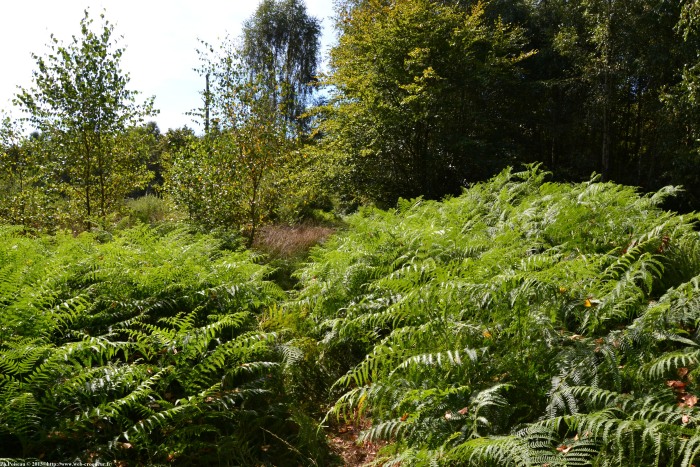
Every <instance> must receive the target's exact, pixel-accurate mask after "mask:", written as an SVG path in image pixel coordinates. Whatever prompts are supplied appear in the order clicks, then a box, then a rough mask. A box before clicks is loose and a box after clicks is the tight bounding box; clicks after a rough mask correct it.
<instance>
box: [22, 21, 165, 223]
mask: <svg viewBox="0 0 700 467" xmlns="http://www.w3.org/2000/svg"><path fill="white" fill-rule="evenodd" d="M101 19H102V21H103V24H102V26H101V28H100V30H98V31H97V32H96V31H94V30H93V26H92V23H93V20H92V19H90V17H89V15H88V12H87V11H86V12H85V16H84V18H83V19H82V20H81V22H80V31H81V35H80V36H78V37H76V36H73V39H72V41H71V42H70V43H69V44H68V45H63V44H62V43H61V42H60V41H59V40H58V39H57V38H56V37H54V36H53V35H52V36H51V43H50V44H49V53H48V54H47V55H46V56H44V57H41V56H38V55H33V57H34V59H35V60H36V65H37V69H36V70H34V73H33V80H34V87H33V88H29V89H21V92H20V93H19V94H18V95H17V97H16V103H17V104H18V105H19V106H20V107H21V108H22V110H23V111H25V112H26V113H27V114H28V116H29V117H28V119H29V121H30V122H31V123H32V124H33V125H34V126H35V128H36V129H37V130H38V131H40V132H41V133H42V137H43V143H44V144H43V146H42V149H43V151H45V152H46V153H50V157H47V158H46V162H47V165H46V167H43V170H42V172H41V173H40V176H41V177H43V178H44V179H45V180H46V183H47V184H49V186H47V187H46V188H45V190H53V191H55V192H56V193H57V194H58V195H59V196H61V197H62V198H63V199H65V200H67V204H68V208H69V209H70V214H71V217H72V219H73V220H74V222H76V223H78V222H80V223H83V224H84V225H85V226H86V227H87V228H88V230H89V229H90V227H91V225H92V222H93V218H95V217H99V218H102V219H105V218H106V216H107V214H108V213H110V212H112V211H113V210H114V207H115V205H119V204H121V202H122V201H123V199H124V197H125V195H126V194H127V193H129V192H131V191H132V190H134V189H136V188H140V187H142V186H144V185H145V184H146V182H148V180H149V178H150V177H151V176H152V174H151V173H150V172H148V171H147V169H146V166H145V164H143V163H142V161H141V160H139V159H140V158H139V156H140V151H139V150H138V147H137V146H135V145H134V144H132V143H133V140H132V139H130V138H128V137H126V136H125V135H124V132H125V130H126V128H127V127H128V126H129V125H133V124H135V123H138V122H139V121H140V120H141V119H142V118H143V117H144V116H148V115H152V114H153V109H152V103H153V102H152V101H153V99H150V100H149V101H147V102H146V103H145V104H144V105H137V104H136V103H135V96H136V94H137V93H136V92H134V91H131V90H129V89H127V85H128V82H129V75H128V74H125V73H123V72H122V70H121V68H120V62H121V58H122V55H123V53H124V49H122V48H118V47H116V42H115V41H114V39H113V33H114V27H113V26H112V25H111V24H110V23H109V22H108V21H107V20H105V19H104V15H101Z"/></svg>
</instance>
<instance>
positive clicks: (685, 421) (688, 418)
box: [681, 415, 690, 425]
mask: <svg viewBox="0 0 700 467" xmlns="http://www.w3.org/2000/svg"><path fill="white" fill-rule="evenodd" d="M689 421H690V417H689V416H687V415H683V416H682V417H681V422H682V423H683V425H686V424H687V423H688V422H689Z"/></svg>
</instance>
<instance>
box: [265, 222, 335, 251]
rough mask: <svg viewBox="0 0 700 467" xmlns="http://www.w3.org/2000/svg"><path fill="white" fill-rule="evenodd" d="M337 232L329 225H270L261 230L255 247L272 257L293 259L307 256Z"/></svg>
mask: <svg viewBox="0 0 700 467" xmlns="http://www.w3.org/2000/svg"><path fill="white" fill-rule="evenodd" d="M336 230H337V228H335V227H330V226H327V225H313V224H300V225H283V224H275V225H268V226H265V227H263V228H262V229H261V230H260V233H259V234H258V235H257V236H256V238H255V242H254V243H253V247H254V248H256V249H258V250H260V251H263V252H265V253H267V254H269V255H270V256H272V257H277V258H293V257H296V256H301V255H303V254H306V253H307V252H308V251H309V249H310V248H311V247H313V246H314V245H318V244H319V243H321V242H323V241H324V240H325V239H326V238H328V237H329V236H330V235H331V234H333V233H335V231H336Z"/></svg>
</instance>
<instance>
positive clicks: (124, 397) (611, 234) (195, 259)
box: [0, 167, 700, 466]
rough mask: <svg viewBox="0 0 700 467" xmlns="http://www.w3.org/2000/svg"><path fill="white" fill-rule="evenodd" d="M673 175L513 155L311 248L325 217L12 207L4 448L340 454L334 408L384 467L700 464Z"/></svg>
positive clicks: (697, 251)
mask: <svg viewBox="0 0 700 467" xmlns="http://www.w3.org/2000/svg"><path fill="white" fill-rule="evenodd" d="M675 191H676V189H675V188H666V189H664V190H662V191H660V192H658V193H656V194H653V195H647V196H641V195H639V194H638V193H637V192H636V191H635V190H634V189H632V188H629V187H624V186H620V185H615V184H612V183H601V182H599V181H598V180H596V179H592V180H590V181H589V182H586V183H580V184H575V185H571V184H558V183H550V182H548V181H547V174H546V173H544V172H541V171H540V170H539V169H538V168H537V167H529V168H527V169H526V170H524V171H522V172H513V171H512V170H507V171H504V172H503V173H501V174H500V175H498V176H497V177H495V178H494V179H492V180H490V181H488V182H484V183H481V184H478V185H475V186H473V187H471V188H469V189H468V190H465V192H464V193H463V194H462V195H461V196H459V197H455V198H452V199H448V200H445V201H443V202H435V201H424V200H421V199H416V200H411V201H406V200H402V201H401V202H400V203H399V205H398V207H397V208H396V209H393V210H389V211H382V210H379V209H374V208H365V209H362V210H361V211H360V212H359V213H358V214H355V215H353V216H350V217H349V218H348V219H347V227H346V228H344V229H343V230H342V231H338V232H336V233H335V234H334V235H332V236H331V237H329V238H328V239H327V240H326V241H325V242H324V243H323V244H322V245H320V246H316V247H314V248H312V250H311V253H310V255H309V256H308V257H306V256H304V255H305V253H303V251H304V250H305V249H306V248H308V245H310V244H311V243H315V242H316V241H317V240H318V239H319V238H320V237H321V236H323V235H325V233H323V235H320V234H319V233H318V232H314V233H313V235H311V234H309V235H307V234H308V232H306V233H304V232H302V233H295V232H288V231H284V230H281V229H277V230H276V231H270V232H267V233H264V234H265V235H268V234H269V235H270V237H269V238H267V237H266V238H267V239H266V240H263V243H261V244H259V245H258V248H259V249H260V250H264V248H263V247H261V246H260V245H265V244H266V245H267V246H266V247H265V248H268V250H267V251H266V254H264V255H261V254H258V253H252V252H249V251H240V250H236V249H235V248H234V245H235V244H236V242H235V239H233V240H232V239H231V238H228V237H227V236H226V234H225V233H221V232H219V233H217V234H216V235H208V234H207V235H205V234H201V233H195V232H192V231H190V230H188V229H186V228H184V227H174V226H173V225H171V224H162V225H161V226H160V227H157V228H154V227H147V226H137V227H133V228H130V229H127V230H123V231H118V232H116V233H110V234H107V233H102V234H100V235H90V234H82V235H80V236H77V237H74V236H71V235H62V234H59V235H56V236H52V237H48V236H47V237H37V238H31V237H29V236H27V235H26V234H24V233H23V231H22V230H21V229H20V228H15V227H0V310H1V312H2V315H1V316H0V458H14V459H24V460H26V459H41V460H42V461H68V460H81V461H84V462H97V461H104V462H113V463H115V465H170V464H173V463H175V464H179V465H330V464H332V463H333V462H336V463H337V462H338V459H337V458H335V459H334V458H332V457H331V456H330V455H329V454H328V452H329V451H328V447H327V443H326V442H325V440H324V439H323V438H324V434H323V431H322V430H321V429H320V426H326V427H327V426H329V425H333V424H336V423H338V424H341V423H346V424H347V423H350V422H352V421H355V422H357V423H353V425H357V426H359V425H362V426H363V427H365V429H364V430H363V432H362V434H361V436H360V440H367V441H372V442H373V443H374V446H377V445H382V446H385V447H384V448H383V449H382V451H381V453H380V455H379V456H378V457H377V458H376V460H375V464H377V465H402V466H408V465H445V466H452V465H475V466H482V465H483V466H508V465H515V466H529V465H532V466H563V465H567V466H575V465H596V466H605V465H624V466H628V465H631V466H647V465H657V466H666V465H679V466H691V465H693V464H697V462H698V459H697V458H698V451H700V434H699V433H700V432H699V430H698V426H699V425H700V414H699V413H698V408H697V403H698V397H700V396H698V393H699V392H700V388H699V387H698V384H697V380H698V374H700V373H699V372H700V369H699V368H700V333H699V331H698V329H699V328H698V323H699V322H700V242H699V240H700V239H699V238H698V232H697V230H696V227H697V221H698V216H697V215H696V214H690V215H677V214H673V213H670V212H666V211H663V210H662V209H661V208H660V207H659V206H660V205H661V203H662V202H663V200H664V199H665V198H666V197H668V196H671V195H673V193H674V192H675ZM307 237H308V238H311V237H313V238H311V240H310V241H308V242H307V241H306V240H307ZM276 242H277V243H276ZM278 243H279V245H278ZM302 244H303V247H299V248H300V250H299V251H302V253H300V254H299V255H298V256H297V254H296V253H294V252H295V251H296V250H295V249H296V248H297V246H298V245H302ZM275 245H278V246H275ZM278 247H279V250H280V251H279V252H275V248H278ZM284 252H287V253H289V254H288V255H287V253H284ZM285 255H287V256H285ZM280 258H283V259H284V261H288V259H289V258H293V261H294V262H295V263H296V262H297V261H305V263H304V264H303V266H302V267H300V268H299V269H297V270H296V272H295V273H294V274H295V278H296V280H297V281H298V286H297V288H296V289H294V284H287V283H285V284H283V285H284V288H285V289H290V290H286V291H285V290H283V287H280V285H279V284H276V283H274V281H272V280H271V279H272V278H274V277H276V276H275V275H274V274H275V268H276V267H277V268H278V266H276V264H275V261H276V260H280ZM305 258H306V259H305ZM287 264H292V263H287ZM278 269H279V268H278ZM287 272H289V271H287ZM287 272H285V273H284V275H285V276H286V274H287ZM370 421H371V423H369V422H370Z"/></svg>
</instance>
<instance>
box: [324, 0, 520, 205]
mask: <svg viewBox="0 0 700 467" xmlns="http://www.w3.org/2000/svg"><path fill="white" fill-rule="evenodd" d="M337 24H338V27H339V29H340V32H341V35H340V38H339V42H338V45H337V46H336V47H335V48H334V49H333V50H332V51H331V67H332V72H331V74H330V76H328V78H327V80H326V81H325V84H327V85H330V86H331V87H332V89H334V91H333V92H332V99H331V102H330V103H329V104H328V105H326V106H325V107H324V108H323V109H322V110H321V114H322V120H321V121H322V123H321V124H320V127H319V132H320V134H321V135H322V144H321V146H322V149H321V152H322V153H325V154H331V155H334V156H335V159H334V160H336V161H337V165H338V166H342V167H347V169H346V170H345V171H344V173H341V174H339V175H340V176H339V178H338V180H339V181H340V183H342V184H343V185H344V186H345V188H344V189H343V191H344V192H346V193H348V194H349V195H350V196H352V197H355V198H359V199H360V200H371V201H375V202H379V203H380V204H384V205H391V204H393V203H394V202H395V201H396V199H397V198H399V197H414V196H420V195H423V196H426V197H428V198H439V197H442V196H444V195H446V194H454V193H458V192H459V190H460V188H461V187H462V186H463V184H464V183H465V182H467V181H475V180H480V179H483V178H485V177H487V176H489V175H491V174H492V173H493V172H495V171H497V170H498V169H499V168H501V167H502V166H504V165H507V164H508V163H509V162H510V157H511V154H513V152H514V150H513V146H514V144H515V137H516V135H517V134H518V133H519V131H520V130H519V126H518V119H517V118H516V116H517V112H518V111H517V108H518V107H517V105H518V102H519V101H518V99H517V98H518V97H519V95H520V94H521V91H522V85H521V84H522V74H521V73H519V69H518V64H519V63H520V62H521V61H522V60H524V59H525V58H527V57H528V56H529V55H530V52H528V51H527V49H526V48H525V46H524V36H523V30H522V29H520V28H517V27H512V26H508V25H506V24H504V23H502V22H501V21H500V20H498V19H496V20H490V19H489V18H488V17H487V15H486V11H485V8H484V6H483V5H482V4H481V3H477V4H476V5H474V6H472V7H471V8H467V7H463V6H461V5H459V4H456V3H455V2H439V1H433V0H408V1H404V2H388V1H383V0H374V1H358V2H346V3H345V4H343V5H341V9H340V13H339V17H338V19H337ZM326 159H328V157H327V156H326ZM331 171H332V170H329V172H331Z"/></svg>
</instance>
